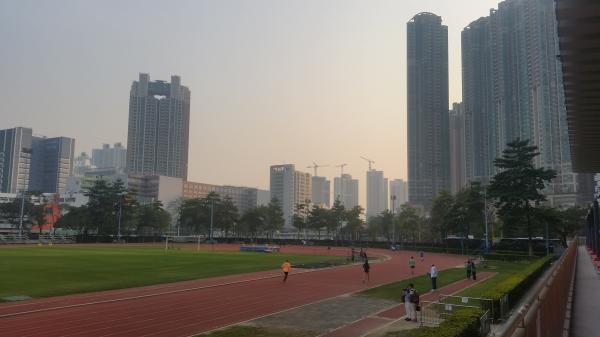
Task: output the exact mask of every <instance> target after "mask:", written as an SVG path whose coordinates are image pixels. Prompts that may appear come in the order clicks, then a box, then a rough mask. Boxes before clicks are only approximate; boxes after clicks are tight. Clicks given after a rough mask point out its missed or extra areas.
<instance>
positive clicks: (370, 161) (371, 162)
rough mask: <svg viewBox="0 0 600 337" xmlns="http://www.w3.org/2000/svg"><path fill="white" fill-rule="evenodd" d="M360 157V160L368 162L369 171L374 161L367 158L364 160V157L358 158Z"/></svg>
mask: <svg viewBox="0 0 600 337" xmlns="http://www.w3.org/2000/svg"><path fill="white" fill-rule="evenodd" d="M360 157H361V158H362V159H364V160H366V161H368V162H369V171H371V164H375V161H374V160H371V159H369V158H365V157H363V156H360Z"/></svg>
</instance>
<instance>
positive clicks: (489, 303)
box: [438, 295, 494, 319]
mask: <svg viewBox="0 0 600 337" xmlns="http://www.w3.org/2000/svg"><path fill="white" fill-rule="evenodd" d="M438 301H439V302H441V303H448V304H461V305H469V306H476V307H478V308H480V309H481V310H482V311H487V310H489V311H490V313H491V316H490V319H492V318H493V317H494V301H493V300H492V299H491V298H481V297H469V296H454V295H440V297H439V299H438Z"/></svg>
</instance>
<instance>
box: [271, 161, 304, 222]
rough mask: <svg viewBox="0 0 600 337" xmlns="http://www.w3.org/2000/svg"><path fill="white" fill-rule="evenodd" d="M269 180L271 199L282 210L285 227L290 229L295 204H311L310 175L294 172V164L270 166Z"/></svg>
mask: <svg viewBox="0 0 600 337" xmlns="http://www.w3.org/2000/svg"><path fill="white" fill-rule="evenodd" d="M270 180H271V182H270V191H271V199H275V200H276V201H277V203H278V204H279V206H280V207H281V209H282V210H283V217H284V219H285V226H286V227H287V229H291V228H292V216H293V215H294V210H295V207H296V204H304V203H311V202H312V201H311V199H310V198H311V197H312V189H311V177H310V174H309V173H304V172H300V171H296V167H295V165H294V164H284V165H272V166H271V168H270Z"/></svg>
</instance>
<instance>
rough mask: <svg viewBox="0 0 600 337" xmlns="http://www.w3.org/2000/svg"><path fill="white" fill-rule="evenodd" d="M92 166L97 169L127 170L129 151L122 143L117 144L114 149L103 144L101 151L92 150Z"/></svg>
mask: <svg viewBox="0 0 600 337" xmlns="http://www.w3.org/2000/svg"><path fill="white" fill-rule="evenodd" d="M92 165H94V166H95V167H97V168H101V169H103V168H111V167H113V168H116V169H118V170H125V168H126V167H127V149H125V148H124V147H123V145H122V144H121V143H115V145H114V147H112V148H111V147H110V145H109V144H102V148H101V149H92Z"/></svg>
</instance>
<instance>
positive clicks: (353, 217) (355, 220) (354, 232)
mask: <svg viewBox="0 0 600 337" xmlns="http://www.w3.org/2000/svg"><path fill="white" fill-rule="evenodd" d="M363 211H364V209H363V208H362V207H360V206H354V207H352V208H351V209H349V210H347V211H346V227H345V228H346V231H347V232H348V233H350V237H351V239H352V240H358V239H359V238H360V232H361V230H362V229H363V225H364V221H363V219H362V218H361V215H362V214H363ZM388 213H389V212H388ZM390 215H391V213H390Z"/></svg>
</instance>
